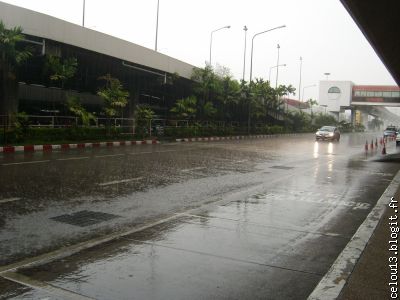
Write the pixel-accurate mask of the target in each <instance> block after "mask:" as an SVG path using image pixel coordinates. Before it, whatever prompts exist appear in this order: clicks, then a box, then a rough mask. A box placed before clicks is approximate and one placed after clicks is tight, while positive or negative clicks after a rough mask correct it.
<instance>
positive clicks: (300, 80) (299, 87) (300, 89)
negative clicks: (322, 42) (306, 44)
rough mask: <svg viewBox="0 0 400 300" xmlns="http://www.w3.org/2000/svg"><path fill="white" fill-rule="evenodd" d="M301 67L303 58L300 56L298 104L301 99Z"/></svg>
mask: <svg viewBox="0 0 400 300" xmlns="http://www.w3.org/2000/svg"><path fill="white" fill-rule="evenodd" d="M302 66H303V58H302V57H301V56H300V79H299V102H300V99H301V95H300V94H301V68H302Z"/></svg>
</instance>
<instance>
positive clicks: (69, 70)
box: [46, 55, 78, 89]
mask: <svg viewBox="0 0 400 300" xmlns="http://www.w3.org/2000/svg"><path fill="white" fill-rule="evenodd" d="M46 68H48V69H49V70H50V72H51V75H50V80H52V81H56V82H60V87H61V88H62V89H63V88H64V87H65V83H66V82H67V81H68V79H71V78H72V77H74V76H75V73H76V70H77V68H78V61H77V59H76V58H75V57H69V58H66V59H64V60H61V59H60V58H59V57H57V56H53V55H49V56H48V57H47V62H46Z"/></svg>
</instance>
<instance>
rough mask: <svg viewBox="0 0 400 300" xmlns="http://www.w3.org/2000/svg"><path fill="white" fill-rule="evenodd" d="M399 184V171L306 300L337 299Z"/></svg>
mask: <svg viewBox="0 0 400 300" xmlns="http://www.w3.org/2000/svg"><path fill="white" fill-rule="evenodd" d="M399 184H400V171H399V172H397V174H396V176H395V177H394V178H393V181H392V183H391V184H390V185H389V186H388V187H387V188H386V190H385V192H384V193H383V194H382V196H381V197H380V198H379V200H378V202H377V203H376V205H375V207H374V208H372V210H371V212H370V213H369V214H368V216H367V218H366V219H365V220H364V222H363V223H362V224H361V225H360V227H359V228H358V229H357V232H356V233H355V234H354V235H353V237H352V238H351V240H350V241H349V243H348V244H347V245H346V247H345V248H344V249H343V251H342V252H341V253H340V255H339V256H338V257H337V259H336V260H335V262H334V263H333V265H332V266H331V268H330V269H329V270H328V272H327V273H326V274H325V276H324V277H323V278H322V279H321V280H320V282H319V283H318V285H317V286H316V287H315V289H314V290H313V292H312V293H311V294H310V295H309V296H308V298H307V299H308V300H319V299H327V300H331V299H332V300H334V299H337V298H338V297H339V294H340V293H341V292H342V289H343V288H344V286H345V285H346V283H347V281H348V279H349V277H350V275H351V273H352V272H353V269H354V267H355V265H356V263H357V262H358V260H359V259H360V257H361V255H362V254H363V252H364V249H365V247H366V246H367V243H368V242H369V240H370V238H371V236H372V233H373V232H374V230H375V228H376V227H377V226H378V223H379V221H380V220H381V218H382V216H383V215H384V213H385V210H386V208H387V206H388V204H389V203H390V201H391V199H392V197H394V195H395V194H396V191H397V190H398V188H399ZM382 221H383V220H382Z"/></svg>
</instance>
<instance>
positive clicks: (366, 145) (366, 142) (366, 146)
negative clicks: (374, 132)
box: [365, 141, 368, 151]
mask: <svg viewBox="0 0 400 300" xmlns="http://www.w3.org/2000/svg"><path fill="white" fill-rule="evenodd" d="M365 151H368V141H365Z"/></svg>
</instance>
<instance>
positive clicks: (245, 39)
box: [242, 25, 248, 81]
mask: <svg viewBox="0 0 400 300" xmlns="http://www.w3.org/2000/svg"><path fill="white" fill-rule="evenodd" d="M247 29H248V28H247V26H246V25H245V26H244V27H243V30H244V55H243V78H242V80H243V81H244V74H245V71H246V46H247Z"/></svg>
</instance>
